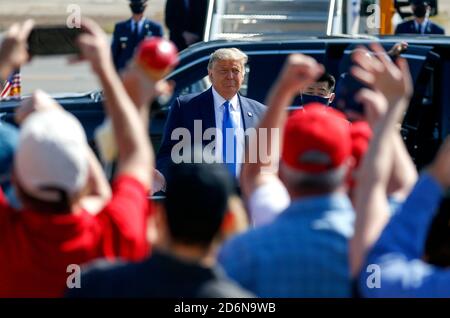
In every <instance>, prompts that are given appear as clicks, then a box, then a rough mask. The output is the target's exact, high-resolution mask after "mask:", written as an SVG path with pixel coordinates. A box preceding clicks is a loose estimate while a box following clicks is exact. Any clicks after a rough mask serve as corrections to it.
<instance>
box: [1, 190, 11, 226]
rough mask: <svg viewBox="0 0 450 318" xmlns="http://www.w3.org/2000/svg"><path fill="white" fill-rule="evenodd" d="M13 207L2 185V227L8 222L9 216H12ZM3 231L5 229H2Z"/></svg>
mask: <svg viewBox="0 0 450 318" xmlns="http://www.w3.org/2000/svg"><path fill="white" fill-rule="evenodd" d="M11 212H12V210H11V207H10V206H9V203H8V200H7V199H6V196H5V194H4V193H3V190H2V188H1V187H0V228H1V227H3V226H4V225H5V224H7V220H8V218H9V217H10V216H11ZM0 232H3V230H0Z"/></svg>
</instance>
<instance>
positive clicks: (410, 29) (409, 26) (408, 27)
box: [395, 20, 445, 34]
mask: <svg viewBox="0 0 450 318" xmlns="http://www.w3.org/2000/svg"><path fill="white" fill-rule="evenodd" d="M395 34H420V32H417V30H416V26H415V24H414V20H410V21H406V22H403V23H400V24H399V25H397V28H396V29H395ZM424 34H445V30H444V29H443V28H441V27H440V26H439V25H437V24H436V23H433V22H431V21H428V23H427V26H426V27H425V31H424Z"/></svg>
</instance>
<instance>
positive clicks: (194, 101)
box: [157, 88, 266, 176]
mask: <svg viewBox="0 0 450 318" xmlns="http://www.w3.org/2000/svg"><path fill="white" fill-rule="evenodd" d="M238 97H239V103H240V106H241V115H242V119H243V123H244V127H243V128H244V130H245V129H247V128H250V127H256V126H257V125H258V123H259V121H260V120H261V118H262V116H263V114H264V112H265V110H266V106H264V105H263V104H261V103H259V102H257V101H255V100H252V99H250V98H246V97H243V96H241V95H239V94H238ZM194 120H201V121H202V134H203V133H204V131H205V130H206V129H208V128H215V127H216V115H215V111H214V97H213V93H212V88H210V89H208V90H206V91H204V92H203V93H200V94H190V95H185V96H180V97H178V98H177V99H176V100H175V102H174V104H173V105H172V107H171V109H170V112H169V117H168V118H167V122H166V126H165V128H164V136H163V141H162V144H161V147H160V149H159V152H158V157H157V169H158V170H159V171H161V173H162V174H163V175H164V176H167V168H168V166H169V164H170V162H171V157H170V153H171V151H172V147H173V146H174V145H175V144H177V143H178V142H179V141H178V140H171V138H170V137H171V135H172V131H173V130H174V129H175V128H178V127H184V128H187V129H188V130H189V132H190V133H191V136H192V138H191V145H193V144H194V140H193V139H194V138H193V137H194ZM210 142H211V141H209V140H206V141H203V145H204V146H205V145H207V144H209V143H210Z"/></svg>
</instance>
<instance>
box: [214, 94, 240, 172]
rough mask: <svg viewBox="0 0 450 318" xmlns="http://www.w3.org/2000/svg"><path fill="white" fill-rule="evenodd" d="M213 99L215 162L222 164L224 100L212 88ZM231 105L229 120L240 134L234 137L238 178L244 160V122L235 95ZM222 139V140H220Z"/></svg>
mask: <svg viewBox="0 0 450 318" xmlns="http://www.w3.org/2000/svg"><path fill="white" fill-rule="evenodd" d="M212 93H213V98H214V114H215V116H216V152H215V156H216V161H217V162H223V158H222V152H223V151H222V144H223V137H224V136H222V122H223V113H224V110H225V107H224V106H223V103H225V101H226V99H225V98H223V97H222V96H220V95H219V93H217V91H216V90H215V89H214V87H213V88H212ZM230 103H231V109H230V114H231V118H232V120H233V126H234V127H235V128H236V130H238V131H240V132H241V133H238V134H237V135H236V160H237V164H236V176H239V174H240V172H241V163H242V161H243V158H244V147H245V137H244V121H243V120H242V115H241V106H240V104H239V98H238V96H237V95H234V96H233V98H232V99H231V100H230ZM220 137H222V138H220Z"/></svg>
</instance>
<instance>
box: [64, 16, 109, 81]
mask: <svg viewBox="0 0 450 318" xmlns="http://www.w3.org/2000/svg"><path fill="white" fill-rule="evenodd" d="M81 28H82V30H83V31H84V32H83V33H82V34H81V35H80V36H79V37H78V39H77V43H78V46H79V48H80V56H79V57H78V58H77V60H76V61H84V60H86V61H89V62H90V64H91V67H92V69H93V71H94V72H96V73H97V74H98V73H99V72H100V71H102V70H103V69H104V68H105V67H112V59H111V49H110V46H109V43H108V39H107V38H106V34H105V32H103V30H102V29H101V28H100V26H98V25H97V24H96V23H95V22H94V21H92V20H89V19H83V20H82V21H81ZM72 62H74V60H72Z"/></svg>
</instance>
